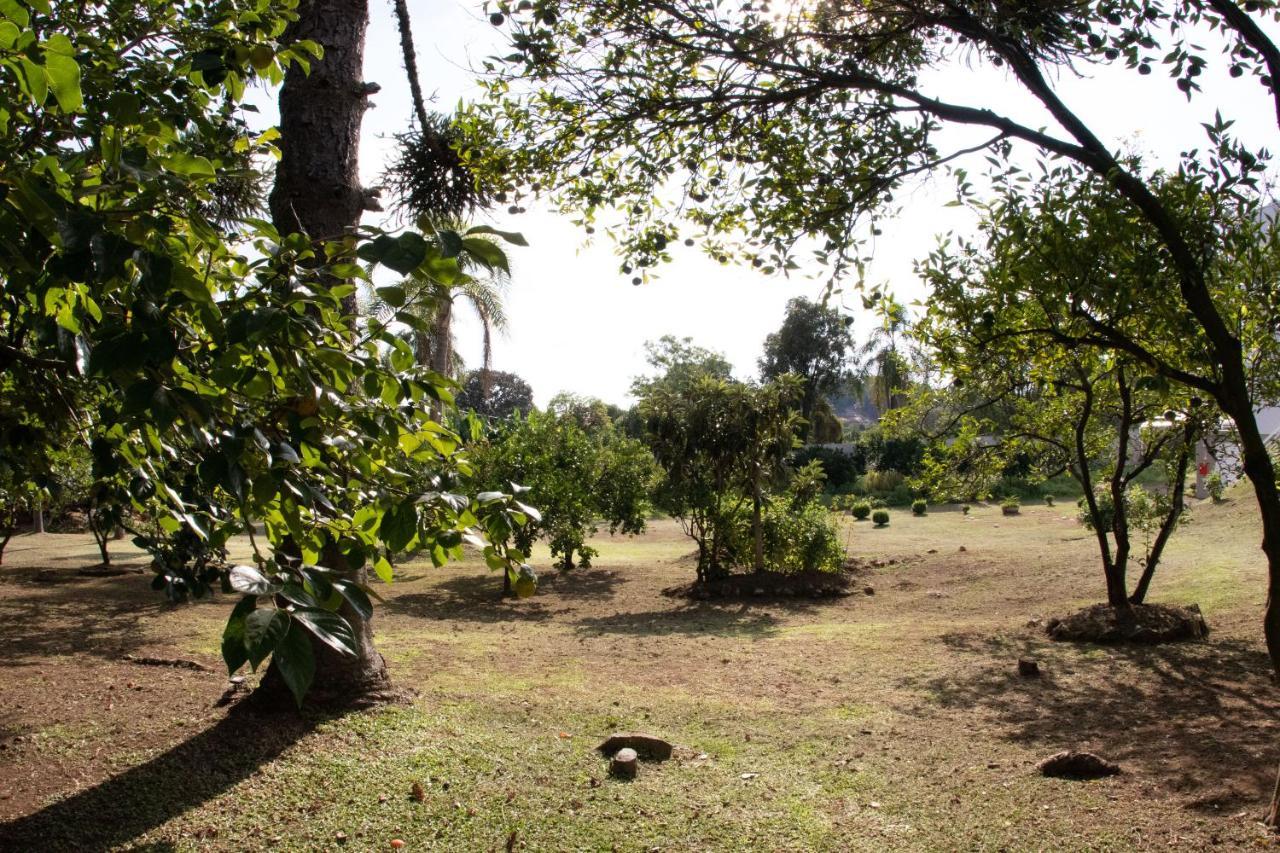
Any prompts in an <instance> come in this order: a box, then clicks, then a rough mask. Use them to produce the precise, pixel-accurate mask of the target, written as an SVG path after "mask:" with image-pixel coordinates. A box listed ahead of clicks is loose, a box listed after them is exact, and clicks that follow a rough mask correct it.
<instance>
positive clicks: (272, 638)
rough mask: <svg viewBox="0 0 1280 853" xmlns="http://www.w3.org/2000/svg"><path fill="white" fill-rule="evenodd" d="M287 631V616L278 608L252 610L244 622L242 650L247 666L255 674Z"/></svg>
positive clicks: (285, 612) (286, 613)
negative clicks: (246, 656) (245, 653)
mask: <svg viewBox="0 0 1280 853" xmlns="http://www.w3.org/2000/svg"><path fill="white" fill-rule="evenodd" d="M288 630H289V614H288V612H287V611H284V610H280V609H279V608H274V607H273V608H271V609H269V610H254V611H253V612H252V613H250V614H249V615H248V616H246V617H245V620H244V648H245V652H247V653H248V656H249V666H250V667H251V668H252V669H253V670H254V671H255V672H256V671H257V669H258V664H260V663H262V662H263V661H264V660H266V659H267V656H268V655H270V654H271V653H272V652H274V651H275V649H276V646H278V645H280V641H281V640H282V639H284V635H285V633H286V632H287V631H288Z"/></svg>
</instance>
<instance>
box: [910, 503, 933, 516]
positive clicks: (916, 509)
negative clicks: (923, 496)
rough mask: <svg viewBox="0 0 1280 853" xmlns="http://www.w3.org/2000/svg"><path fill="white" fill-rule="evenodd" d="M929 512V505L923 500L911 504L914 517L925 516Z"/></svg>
mask: <svg viewBox="0 0 1280 853" xmlns="http://www.w3.org/2000/svg"><path fill="white" fill-rule="evenodd" d="M928 510H929V504H928V503H926V502H925V501H923V500H914V501H912V502H911V514H912V515H924V514H925V513H926V512H928Z"/></svg>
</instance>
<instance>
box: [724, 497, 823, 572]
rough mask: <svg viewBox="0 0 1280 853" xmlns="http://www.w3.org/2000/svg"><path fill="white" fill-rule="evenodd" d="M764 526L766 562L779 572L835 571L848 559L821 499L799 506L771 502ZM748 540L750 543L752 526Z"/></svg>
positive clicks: (746, 539) (746, 540) (746, 538)
mask: <svg viewBox="0 0 1280 853" xmlns="http://www.w3.org/2000/svg"><path fill="white" fill-rule="evenodd" d="M749 523H750V522H749V520H748V525H749ZM763 526H764V557H765V564H766V566H768V568H770V569H772V570H773V571H775V572H806V571H819V572H835V571H839V569H840V566H841V565H842V564H843V563H844V549H843V548H842V547H841V546H840V538H839V534H838V533H837V531H836V526H835V524H834V523H833V522H832V520H831V515H830V514H829V513H828V512H827V511H826V509H825V508H824V507H823V506H822V504H821V503H819V502H818V501H811V502H810V503H808V504H806V505H805V506H803V507H801V508H799V509H796V508H794V507H791V506H788V505H787V504H786V503H784V502H782V501H779V502H777V503H774V504H770V505H769V507H768V508H767V510H766V511H765V514H764V519H763ZM745 542H747V543H748V547H749V543H750V533H749V529H748V533H747V536H746V537H745Z"/></svg>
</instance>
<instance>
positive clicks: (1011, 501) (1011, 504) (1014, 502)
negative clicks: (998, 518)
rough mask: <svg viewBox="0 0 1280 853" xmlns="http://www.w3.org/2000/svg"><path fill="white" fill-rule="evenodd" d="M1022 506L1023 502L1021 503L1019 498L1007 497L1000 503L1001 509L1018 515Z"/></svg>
mask: <svg viewBox="0 0 1280 853" xmlns="http://www.w3.org/2000/svg"><path fill="white" fill-rule="evenodd" d="M1021 508H1022V504H1021V503H1019V501H1018V499H1017V498H1005V500H1004V502H1003V503H1001V504H1000V511H1001V512H1003V513H1004V514H1005V515H1017V514H1018V512H1019V510H1020V509H1021Z"/></svg>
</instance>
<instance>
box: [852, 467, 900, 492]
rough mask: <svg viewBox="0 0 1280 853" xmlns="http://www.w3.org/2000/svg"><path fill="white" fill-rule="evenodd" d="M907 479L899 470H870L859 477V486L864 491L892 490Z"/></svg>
mask: <svg viewBox="0 0 1280 853" xmlns="http://www.w3.org/2000/svg"><path fill="white" fill-rule="evenodd" d="M906 481H907V478H906V477H905V476H903V475H902V474H901V473H899V472H897V471H868V472H867V473H865V474H863V475H862V476H861V477H860V478H858V486H859V488H860V489H861V490H862V492H864V493H871V492H891V491H893V490H894V489H896V488H898V487H899V486H901V485H903V484H904V483H905V482H906Z"/></svg>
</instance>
